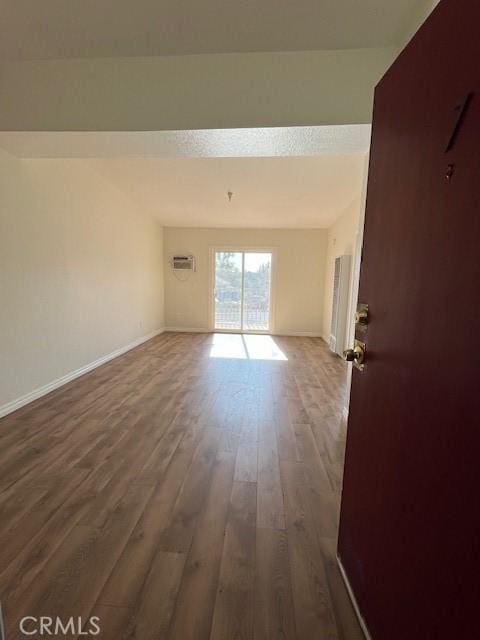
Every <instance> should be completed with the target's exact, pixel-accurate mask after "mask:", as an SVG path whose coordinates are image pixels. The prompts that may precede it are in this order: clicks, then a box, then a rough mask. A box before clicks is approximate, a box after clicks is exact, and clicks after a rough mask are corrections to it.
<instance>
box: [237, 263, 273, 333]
mask: <svg viewBox="0 0 480 640" xmlns="http://www.w3.org/2000/svg"><path fill="white" fill-rule="evenodd" d="M243 262H244V269H243V314H242V315H243V325H242V329H243V330H244V331H268V330H269V329H270V288H271V287H270V283H271V274H272V254H271V253H258V252H253V251H252V252H251V253H249V252H245V254H244V260H243Z"/></svg>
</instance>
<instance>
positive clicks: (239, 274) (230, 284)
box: [214, 251, 243, 331]
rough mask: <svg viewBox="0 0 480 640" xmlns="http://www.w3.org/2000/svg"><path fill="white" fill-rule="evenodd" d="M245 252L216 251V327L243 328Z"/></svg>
mask: <svg viewBox="0 0 480 640" xmlns="http://www.w3.org/2000/svg"><path fill="white" fill-rule="evenodd" d="M242 281H243V253H242V252H241V251H236V252H231V251H216V252H215V290H214V300H215V329H230V330H233V331H234V330H238V331H240V330H241V328H242V291H243V282H242Z"/></svg>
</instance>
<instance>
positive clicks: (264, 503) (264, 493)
mask: <svg viewBox="0 0 480 640" xmlns="http://www.w3.org/2000/svg"><path fill="white" fill-rule="evenodd" d="M257 527H270V528H272V529H285V514H284V505H283V492H282V485H281V481H280V467H279V464H278V450H277V438H276V435H275V429H274V427H273V424H272V423H264V424H263V426H262V428H261V437H260V441H259V443H258V474H257Z"/></svg>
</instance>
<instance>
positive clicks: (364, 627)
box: [337, 554, 372, 640]
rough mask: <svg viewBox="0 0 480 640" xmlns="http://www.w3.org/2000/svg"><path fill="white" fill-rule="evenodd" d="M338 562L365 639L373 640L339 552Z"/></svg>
mask: <svg viewBox="0 0 480 640" xmlns="http://www.w3.org/2000/svg"><path fill="white" fill-rule="evenodd" d="M337 563H338V568H339V569H340V573H341V574H342V578H343V582H344V583H345V587H346V589H347V591H348V595H349V597H350V600H351V602H352V606H353V608H354V610H355V615H356V616H357V619H358V623H359V624H360V627H361V628H362V631H363V635H364V636H365V640H372V636H371V635H370V631H369V630H368V627H367V624H366V622H365V620H364V619H363V616H362V614H361V612H360V609H359V607H358V602H357V599H356V598H355V594H354V593H353V589H352V585H351V584H350V581H349V579H348V576H347V573H346V571H345V568H344V566H343V564H342V561H341V559H340V557H339V556H338V554H337Z"/></svg>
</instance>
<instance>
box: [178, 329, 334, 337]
mask: <svg viewBox="0 0 480 640" xmlns="http://www.w3.org/2000/svg"><path fill="white" fill-rule="evenodd" d="M165 331H173V332H175V333H215V330H214V329H205V328H202V327H165ZM220 333H222V332H220ZM226 333H235V332H234V331H228V332H226ZM238 333H241V331H239V332H238ZM259 335H272V336H298V337H299V338H321V337H322V334H321V333H317V332H316V331H272V332H271V333H270V334H268V333H263V334H259Z"/></svg>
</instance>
